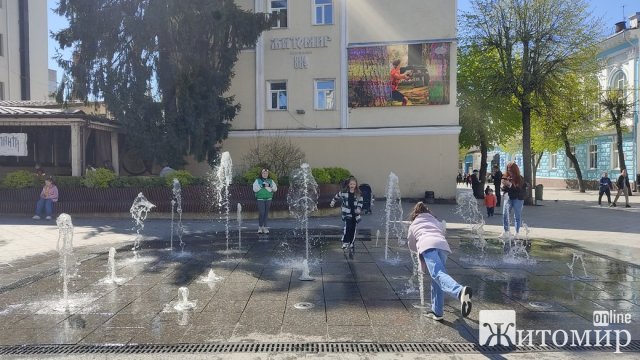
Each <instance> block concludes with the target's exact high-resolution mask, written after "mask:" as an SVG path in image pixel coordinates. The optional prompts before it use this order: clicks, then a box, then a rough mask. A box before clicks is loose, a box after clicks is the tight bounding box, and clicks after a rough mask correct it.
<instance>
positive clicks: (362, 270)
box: [0, 203, 640, 351]
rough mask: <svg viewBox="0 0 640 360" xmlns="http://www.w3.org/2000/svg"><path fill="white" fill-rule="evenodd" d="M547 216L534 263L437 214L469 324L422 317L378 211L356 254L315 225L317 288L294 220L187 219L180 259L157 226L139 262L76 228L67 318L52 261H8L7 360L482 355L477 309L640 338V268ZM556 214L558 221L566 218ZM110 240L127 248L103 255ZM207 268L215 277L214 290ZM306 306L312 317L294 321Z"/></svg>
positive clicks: (539, 325)
mask: <svg viewBox="0 0 640 360" xmlns="http://www.w3.org/2000/svg"><path fill="white" fill-rule="evenodd" d="M583 204H584V205H585V206H583V207H579V208H578V209H579V211H584V212H586V213H589V212H595V211H608V212H611V213H613V212H615V213H616V214H615V215H616V216H620V214H624V215H634V213H633V212H631V211H627V212H625V211H619V210H610V209H600V208H598V209H596V208H593V207H591V206H590V205H588V204H586V203H583ZM408 205H409V204H407V205H406V206H408ZM572 205H573V204H571V205H568V204H567V205H564V206H572ZM540 208H541V207H537V208H536V207H534V208H530V209H531V210H529V208H528V209H525V211H528V212H529V214H530V216H529V218H528V220H529V222H530V223H531V224H532V225H531V247H530V248H529V258H528V259H527V258H526V257H522V256H521V257H518V258H510V257H509V256H506V257H505V249H504V248H503V246H502V244H501V242H500V241H499V240H498V239H496V238H495V236H493V237H492V236H488V237H487V246H486V247H485V248H484V249H480V248H479V247H477V246H476V245H474V241H473V239H472V236H471V234H470V232H469V230H468V228H467V227H466V225H465V224H462V223H455V222H454V221H455V219H454V218H453V216H454V215H452V214H451V213H452V212H453V211H452V210H453V209H452V207H451V206H448V205H435V206H434V211H435V212H436V213H438V212H441V215H442V216H443V217H444V218H446V219H447V221H448V222H449V227H450V229H449V231H448V236H447V237H448V240H449V242H450V244H451V247H452V251H453V253H452V254H451V255H450V256H449V260H448V262H447V268H448V271H449V273H450V274H451V275H452V276H453V277H454V278H455V279H456V280H457V281H459V282H460V283H462V284H465V285H469V286H471V287H472V288H473V289H474V297H473V300H474V305H473V311H472V313H471V315H470V316H469V317H468V318H467V319H462V318H460V316H459V308H458V302H457V300H455V299H447V303H446V309H445V320H444V322H443V323H438V322H435V321H433V320H430V319H427V318H425V317H424V316H422V310H421V309H419V308H418V307H417V306H419V305H421V297H420V291H419V287H418V285H417V284H418V278H417V277H416V276H415V275H414V274H413V262H412V259H411V256H410V253H409V251H408V250H407V249H406V246H404V245H402V244H401V245H399V244H398V242H397V239H393V240H390V243H389V248H388V251H387V258H386V259H385V248H384V234H382V235H381V236H380V237H377V236H376V230H377V229H378V220H380V218H381V216H382V215H381V214H379V213H374V215H370V216H368V217H367V218H365V220H364V221H363V226H361V228H360V229H359V232H358V238H357V242H356V245H355V249H354V250H353V251H347V250H342V249H341V248H340V243H339V238H340V234H341V229H340V228H339V227H338V226H339V224H340V223H339V219H338V220H336V219H335V218H332V217H329V218H316V219H312V222H311V224H310V226H311V231H310V234H311V235H310V253H309V259H310V266H309V274H310V276H311V277H313V278H314V280H313V281H300V280H299V279H298V278H299V277H300V275H301V274H302V271H303V268H302V266H301V264H302V260H303V258H304V256H305V242H304V238H303V237H301V235H300V233H299V232H298V233H296V232H295V231H294V230H293V228H294V227H295V223H293V222H291V221H288V220H274V221H273V225H272V229H273V230H272V231H271V233H270V234H268V235H258V234H255V232H254V231H253V230H254V229H253V227H251V224H252V221H251V220H249V221H247V223H246V226H247V228H246V229H243V233H242V237H241V242H239V241H238V234H237V229H236V228H235V227H233V226H232V227H231V231H230V238H229V243H228V244H227V241H226V238H225V233H224V231H223V230H222V229H223V228H222V227H220V224H217V225H216V224H213V225H212V223H211V222H209V221H192V222H189V221H187V222H186V225H187V228H191V229H192V231H188V232H187V234H186V235H185V236H184V238H183V241H184V243H185V244H186V246H185V248H184V252H182V251H181V250H180V247H179V246H178V244H177V242H178V240H177V238H174V240H173V241H174V242H173V245H174V250H173V251H170V250H168V248H169V244H170V243H169V237H168V235H167V231H166V229H165V228H167V226H168V220H163V219H154V220H148V221H147V222H148V224H147V231H148V234H147V238H146V239H145V240H144V241H143V243H142V249H141V250H140V251H138V252H137V253H136V254H134V253H133V252H132V251H131V244H130V240H131V239H132V235H131V231H129V233H127V231H126V226H127V220H125V219H112V220H104V221H105V222H106V223H109V222H110V223H112V224H113V225H112V226H104V225H102V226H94V228H93V232H83V231H84V230H81V229H86V228H90V227H91V226H90V225H89V224H91V223H94V224H95V223H97V222H98V221H96V220H95V219H89V218H88V219H82V218H79V219H78V221H77V223H78V224H80V225H77V227H78V231H77V232H78V235H76V238H75V239H74V242H75V244H76V246H77V250H76V256H77V258H78V260H79V261H78V263H79V265H78V271H77V276H76V277H74V278H72V279H71V280H70V285H69V293H70V295H69V303H68V306H66V309H65V306H63V305H62V304H63V302H62V290H61V288H62V284H61V279H60V276H59V274H58V273H57V272H56V271H55V268H57V262H58V255H57V253H56V252H52V251H50V252H45V253H41V254H37V255H36V254H33V255H32V256H26V257H21V258H18V259H12V260H11V261H7V260H8V259H6V258H3V266H2V268H1V271H2V275H3V276H2V278H3V283H2V288H1V289H2V291H1V293H0V305H1V309H2V311H0V318H1V319H2V321H1V322H0V323H1V324H2V325H1V333H0V342H1V343H2V345H4V346H3V348H2V349H5V350H6V349H9V348H10V347H11V345H43V344H77V345H83V344H98V345H104V344H120V345H127V344H128V345H134V344H162V345H169V344H185V343H187V344H216V343H225V344H231V343H269V344H272V343H380V344H386V343H429V344H436V343H440V344H452V343H474V344H476V343H478V336H479V335H478V334H479V329H478V327H479V322H478V321H479V311H481V310H515V312H516V317H517V320H516V321H517V328H518V329H529V330H541V329H548V330H550V331H555V330H564V331H566V332H567V333H568V332H570V331H571V330H576V331H585V330H589V329H591V330H596V328H594V325H593V312H594V311H597V310H601V311H609V310H613V311H615V312H617V313H625V314H630V315H631V319H632V320H631V323H630V324H618V325H614V324H611V325H610V326H609V327H604V328H598V329H601V330H604V329H610V330H622V329H625V330H627V331H629V333H630V334H631V337H632V339H633V340H639V339H640V323H639V322H638V319H640V307H639V306H640V297H639V296H638V295H639V292H640V290H639V287H638V285H637V284H638V281H639V279H640V267H638V266H637V265H636V264H633V263H631V262H627V261H623V260H621V259H616V258H614V257H611V256H608V255H603V254H601V253H598V252H597V251H596V250H598V249H597V247H590V246H582V247H580V246H576V245H572V244H567V243H561V242H557V241H552V240H547V239H544V238H541V237H538V236H536V234H537V233H539V234H545V232H544V229H539V228H538V227H534V226H533V224H534V223H535V221H536V217H537V216H538V215H537V212H538V210H539V209H540ZM549 208H551V204H550V206H549ZM557 210H558V212H562V211H563V208H562V206H559V207H558V209H557ZM607 215H609V214H607ZM11 221H13V222H14V223H19V224H21V223H24V222H25V220H23V219H5V220H4V221H3V223H4V224H7V223H11ZM567 221H572V219H567ZM19 224H18V225H14V226H15V227H16V228H19V227H20V226H21V225H19ZM232 225H233V224H232ZM25 226H27V225H25ZM216 226H217V227H216ZM491 226H492V225H488V226H487V227H488V228H489V229H491ZM28 227H31V229H32V231H36V232H37V231H39V230H40V231H41V232H42V231H44V230H45V229H48V230H47V231H49V234H52V235H54V237H52V238H50V239H39V240H38V241H43V242H47V243H50V244H51V243H54V244H55V242H56V241H57V237H55V234H56V231H55V226H53V224H52V223H49V224H48V225H47V224H43V223H36V224H33V223H31V225H28ZM129 227H130V224H129ZM212 227H213V228H215V229H217V230H211V228H212ZM540 228H541V226H540ZM118 229H120V230H118ZM105 233H110V235H109V236H105V235H104V234H105ZM163 233H164V236H163ZM613 235H615V234H613V233H612V235H611V236H613ZM100 236H105V237H104V239H103V240H104V241H105V243H104V244H98V245H91V246H81V244H83V243H84V242H85V241H86V240H88V239H90V238H91V237H97V238H99V237H100ZM109 237H110V238H111V240H113V239H114V238H120V239H124V240H125V241H120V243H119V244H117V243H112V244H108V245H105V244H106V243H107V242H108V239H109ZM7 243H8V242H7V241H4V242H3V245H4V246H5V247H7V245H8V244H7ZM110 245H113V246H116V247H118V252H117V255H116V276H117V277H118V278H119V279H118V281H117V284H112V283H105V281H104V280H105V278H107V277H108V276H109V268H108V267H107V256H108V247H109V246H110ZM635 251H637V250H635ZM630 253H631V254H635V253H633V250H630ZM576 255H577V256H576ZM572 262H574V264H573V277H572V276H571V270H570V267H569V265H570V264H571V263H572ZM211 269H213V270H214V272H215V275H216V276H218V277H219V279H218V280H217V281H215V282H211V281H209V282H207V281H204V280H205V279H204V278H206V276H207V274H208V273H209V271H210V270H211ZM180 287H187V288H188V289H189V296H188V301H192V302H195V308H194V309H193V310H188V311H177V310H175V309H174V305H175V304H176V303H177V302H178V301H180V298H179V293H178V289H179V288H180ZM429 301H430V298H429V279H428V278H425V295H424V303H427V304H428V302H429ZM301 303H308V304H306V305H307V306H309V304H310V306H311V308H304V309H298V308H297V307H296V305H300V304H301ZM303 305H304V304H303ZM634 344H635V343H634ZM0 351H1V350H0Z"/></svg>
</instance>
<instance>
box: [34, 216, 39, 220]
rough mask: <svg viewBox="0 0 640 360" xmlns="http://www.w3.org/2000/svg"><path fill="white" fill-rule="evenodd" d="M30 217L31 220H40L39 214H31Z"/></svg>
mask: <svg viewBox="0 0 640 360" xmlns="http://www.w3.org/2000/svg"><path fill="white" fill-rule="evenodd" d="M32 219H33V220H40V216H38V215H33V217H32Z"/></svg>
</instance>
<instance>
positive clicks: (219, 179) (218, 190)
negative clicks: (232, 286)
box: [209, 151, 233, 251]
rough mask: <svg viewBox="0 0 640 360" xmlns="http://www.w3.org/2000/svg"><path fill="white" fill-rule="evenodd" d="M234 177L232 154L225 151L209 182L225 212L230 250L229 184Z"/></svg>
mask: <svg viewBox="0 0 640 360" xmlns="http://www.w3.org/2000/svg"><path fill="white" fill-rule="evenodd" d="M232 179H233V162H232V161H231V155H230V154H229V152H228V151H225V152H223V153H222V155H220V164H218V166H216V167H215V168H214V169H213V171H212V172H211V173H210V174H209V184H210V186H211V189H212V190H213V194H214V199H215V201H216V206H217V208H218V209H219V210H220V211H221V212H224V220H225V227H224V229H225V237H226V240H227V251H229V207H230V199H229V186H230V185H231V181H232Z"/></svg>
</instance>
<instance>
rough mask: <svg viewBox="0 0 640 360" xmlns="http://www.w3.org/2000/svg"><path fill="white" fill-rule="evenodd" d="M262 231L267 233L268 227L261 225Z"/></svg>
mask: <svg viewBox="0 0 640 360" xmlns="http://www.w3.org/2000/svg"><path fill="white" fill-rule="evenodd" d="M262 232H263V233H265V234H268V233H269V229H268V228H267V227H266V226H263V227H262Z"/></svg>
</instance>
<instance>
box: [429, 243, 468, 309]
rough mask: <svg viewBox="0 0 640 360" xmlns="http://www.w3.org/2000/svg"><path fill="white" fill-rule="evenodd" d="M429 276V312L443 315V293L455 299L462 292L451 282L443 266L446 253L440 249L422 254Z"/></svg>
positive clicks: (460, 286)
mask: <svg viewBox="0 0 640 360" xmlns="http://www.w3.org/2000/svg"><path fill="white" fill-rule="evenodd" d="M422 257H423V258H424V261H425V263H426V264H427V269H428V270H429V274H431V310H432V311H433V312H434V313H435V314H436V315H438V316H442V314H443V313H444V293H447V294H449V295H451V296H453V297H455V298H458V294H460V291H462V285H460V284H458V282H457V281H455V280H453V278H452V277H451V276H449V274H447V270H446V269H445V268H444V264H445V263H446V262H447V252H446V251H444V250H440V249H429V250H426V251H425V252H423V253H422Z"/></svg>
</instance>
